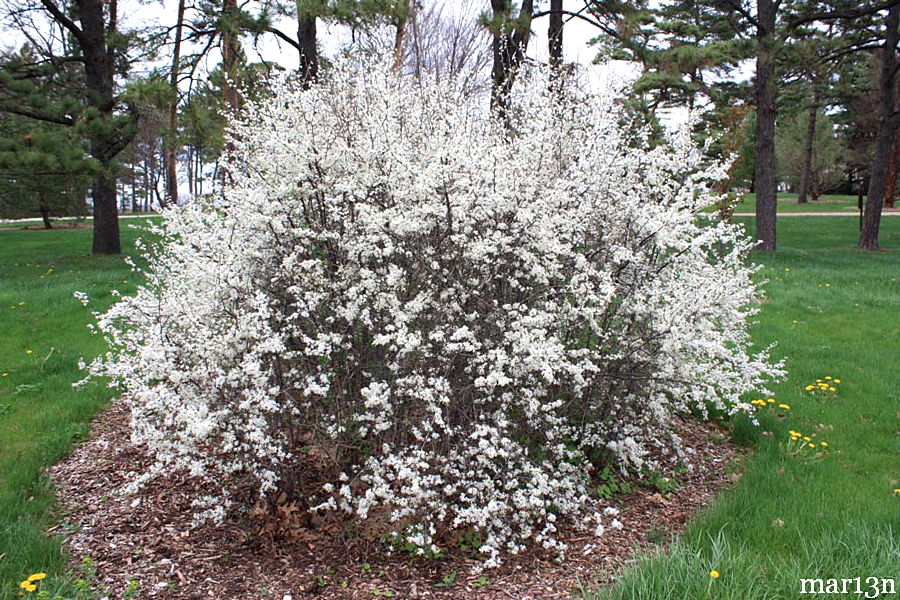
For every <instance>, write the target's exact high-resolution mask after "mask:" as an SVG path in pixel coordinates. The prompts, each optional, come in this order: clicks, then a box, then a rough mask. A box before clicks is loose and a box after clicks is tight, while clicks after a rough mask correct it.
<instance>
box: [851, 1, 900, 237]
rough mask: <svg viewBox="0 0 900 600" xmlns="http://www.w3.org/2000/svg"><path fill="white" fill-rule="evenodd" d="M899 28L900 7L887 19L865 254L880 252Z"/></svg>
mask: <svg viewBox="0 0 900 600" xmlns="http://www.w3.org/2000/svg"><path fill="white" fill-rule="evenodd" d="M898 25H900V6H894V7H892V8H891V9H890V10H888V14H887V18H886V19H885V29H886V31H885V36H884V53H883V56H882V63H881V76H880V77H879V87H880V88H881V102H880V104H879V107H878V115H879V119H878V120H879V127H878V134H877V135H876V136H875V155H874V157H873V158H872V169H871V175H870V177H869V197H868V198H867V199H866V208H865V211H863V222H862V230H861V231H860V232H859V247H860V248H862V249H864V250H878V230H879V228H880V225H881V208H882V204H883V203H884V198H885V192H886V191H887V179H888V171H889V170H890V164H891V154H892V150H893V146H894V134H895V133H896V130H897V125H898V112H897V108H896V106H895V105H894V104H895V102H894V101H895V97H896V91H895V89H894V82H895V75H896V65H897V41H898V31H897V27H898Z"/></svg>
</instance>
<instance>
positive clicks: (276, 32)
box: [265, 26, 303, 51]
mask: <svg viewBox="0 0 900 600" xmlns="http://www.w3.org/2000/svg"><path fill="white" fill-rule="evenodd" d="M265 31H268V32H269V33H271V34H273V35H274V36H275V37H277V38H280V39H282V40H284V41H285V42H287V43H288V44H290V45H291V46H293V47H294V49H295V50H298V51H302V50H303V49H302V48H301V47H300V44H299V42H297V41H296V40H295V39H293V38H292V37H291V36H289V35H287V34H286V33H284V32H283V31H281V30H280V29H278V28H276V27H271V26H268V27H266V28H265Z"/></svg>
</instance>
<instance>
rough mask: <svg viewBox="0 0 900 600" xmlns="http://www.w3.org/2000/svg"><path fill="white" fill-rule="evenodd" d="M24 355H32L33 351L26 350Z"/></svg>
mask: <svg viewBox="0 0 900 600" xmlns="http://www.w3.org/2000/svg"><path fill="white" fill-rule="evenodd" d="M25 354H34V350H26V351H25Z"/></svg>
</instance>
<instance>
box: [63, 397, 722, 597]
mask: <svg viewBox="0 0 900 600" xmlns="http://www.w3.org/2000/svg"><path fill="white" fill-rule="evenodd" d="M679 432H680V435H681V437H682V439H683V440H684V443H685V446H686V447H687V448H689V451H688V454H687V457H688V458H689V460H690V463H691V464H690V466H691V469H690V472H689V473H687V474H685V475H683V476H682V477H681V484H682V485H681V487H680V488H679V489H678V490H677V491H675V492H674V493H671V494H669V495H663V494H661V493H659V492H658V491H655V490H652V489H641V491H639V492H637V493H635V494H632V495H630V496H627V497H625V498H622V499H620V500H619V501H617V502H615V503H612V505H614V506H616V507H617V508H619V509H620V510H621V514H620V515H619V516H618V518H619V520H620V521H621V522H622V523H623V525H624V527H623V528H622V529H619V530H615V529H613V528H611V527H607V528H606V532H605V533H604V534H603V536H601V537H595V536H594V535H592V533H591V532H590V531H584V530H579V529H576V528H574V527H573V528H571V531H563V535H562V536H561V537H562V538H563V539H564V540H565V541H566V542H567V543H568V545H569V550H568V551H567V553H566V556H565V559H564V560H562V561H559V560H555V557H554V556H553V555H552V554H549V553H547V552H545V551H541V550H531V551H528V552H523V553H521V554H519V555H517V556H506V557H505V558H504V563H503V565H502V566H501V567H499V568H497V569H492V570H489V571H485V572H483V573H479V574H475V573H473V569H474V567H475V566H477V564H478V561H477V560H474V559H471V558H468V557H466V556H465V555H462V554H461V553H460V552H458V551H457V552H456V554H458V555H451V556H449V557H447V558H442V559H432V560H426V559H415V560H414V559H411V558H410V557H409V556H406V555H402V554H397V553H393V554H392V553H390V552H388V551H387V550H386V548H385V546H384V545H383V544H381V543H378V542H369V541H364V540H361V539H358V538H357V539H348V538H347V537H346V536H342V535H333V534H331V535H328V534H327V533H325V532H324V531H316V530H308V531H305V532H301V535H298V536H294V537H293V539H292V540H291V541H289V542H288V541H285V540H283V539H281V540H276V539H274V538H272V536H269V535H266V534H263V533H261V531H263V530H262V529H261V528H260V526H259V523H254V522H252V521H251V520H249V519H248V520H246V521H244V522H240V521H230V522H226V524H224V525H222V526H219V527H211V526H205V527H200V528H192V519H193V513H194V511H195V509H192V508H191V505H190V504H191V498H192V497H193V492H194V491H195V489H196V485H197V484H196V482H194V481H192V480H191V479H190V478H188V477H187V476H185V475H180V474H173V475H167V476H166V477H164V478H160V479H157V480H155V481H153V482H152V483H150V484H148V485H147V486H146V487H145V488H144V489H143V490H141V491H140V492H138V493H137V494H135V495H130V496H126V495H123V494H121V493H120V490H121V488H122V487H123V486H124V485H126V484H127V483H128V482H129V481H131V480H132V479H133V478H134V477H135V476H136V475H137V474H139V473H142V472H144V471H145V470H146V468H147V467H148V465H149V464H150V460H149V459H148V457H147V456H146V455H145V454H144V453H143V452H142V451H141V450H140V449H138V448H136V447H135V446H133V445H132V444H131V442H130V430H129V410H128V406H127V404H126V403H124V402H121V401H119V402H116V403H114V404H113V406H112V407H110V409H109V410H107V411H106V412H105V413H103V414H102V415H101V416H100V417H99V418H98V419H97V421H96V422H95V423H94V427H93V429H92V433H91V436H90V438H89V439H88V441H86V442H85V443H84V444H82V445H81V446H79V448H78V449H77V450H76V451H75V453H74V454H73V455H72V456H71V457H69V458H68V459H66V460H65V461H63V462H61V463H59V464H58V465H56V466H54V467H53V468H51V470H50V475H51V477H52V478H53V479H54V481H55V482H56V485H57V486H58V489H59V500H60V503H61V505H62V508H63V511H64V518H63V519H64V521H65V523H64V525H63V526H62V527H61V528H58V529H56V532H55V534H59V532H60V531H61V530H63V531H68V533H67V534H66V545H67V547H68V549H69V551H70V553H71V560H72V566H73V568H76V569H77V567H78V565H79V564H80V563H81V560H82V559H83V558H84V557H86V556H89V557H91V559H92V560H93V562H94V566H95V568H96V571H97V579H96V587H97V588H98V591H100V593H101V594H106V595H108V597H109V598H121V597H122V592H123V590H124V589H125V588H126V586H128V584H129V582H131V581H136V582H138V584H139V589H140V597H141V598H165V599H172V600H195V599H196V600H199V599H206V598H216V599H218V600H232V599H235V600H237V599H250V598H254V599H256V598H259V599H263V598H265V599H270V600H300V599H304V598H321V599H323V600H331V599H356V598H366V599H369V600H371V599H373V598H396V599H398V600H399V599H418V598H423V599H424V598H428V599H435V600H437V599H444V600H449V599H456V598H476V599H479V600H494V599H498V600H499V599H508V598H512V599H514V600H538V599H540V600H550V599H557V598H570V597H571V595H572V593H573V590H579V589H581V588H585V589H589V588H591V587H594V586H596V585H600V584H603V583H608V582H609V581H611V580H612V578H613V577H614V576H615V575H616V574H617V573H619V572H620V571H621V570H622V568H623V567H624V566H625V565H627V564H628V563H629V562H630V561H633V560H634V557H635V554H636V553H640V552H641V551H644V550H647V549H649V548H650V547H652V546H653V545H654V542H656V543H658V542H659V541H660V539H661V538H668V537H669V536H670V535H671V534H672V533H676V532H678V531H680V530H681V529H682V527H683V526H684V523H685V521H686V520H687V519H688V518H690V517H691V516H692V515H694V514H696V513H697V512H698V510H700V509H701V508H702V507H704V506H706V505H707V504H708V503H709V502H710V501H711V500H712V498H713V497H714V495H715V494H716V493H717V491H719V490H720V489H721V488H722V487H723V486H724V485H726V484H728V483H729V482H733V481H736V480H737V478H738V477H739V476H738V475H737V474H731V475H728V474H726V471H727V469H726V465H727V464H728V463H729V462H730V461H731V460H732V459H733V458H734V456H735V449H734V448H733V447H732V446H730V445H729V444H727V443H724V442H723V440H724V439H725V437H726V436H725V435H723V432H722V431H721V430H720V429H719V428H718V427H716V426H715V425H712V424H699V423H695V422H683V423H681V424H680V426H679ZM610 504H611V503H608V502H600V501H598V507H599V508H600V509H602V507H603V506H608V505H610ZM607 521H608V520H607ZM648 537H649V538H650V539H648Z"/></svg>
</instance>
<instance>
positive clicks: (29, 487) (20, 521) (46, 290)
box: [0, 220, 136, 598]
mask: <svg viewBox="0 0 900 600" xmlns="http://www.w3.org/2000/svg"><path fill="white" fill-rule="evenodd" d="M134 223H136V221H134V220H128V221H125V222H123V228H122V236H123V244H124V246H125V248H126V251H131V249H132V248H133V243H134V237H135V235H136V234H135V231H134V230H133V229H132V228H130V227H128V225H129V224H134ZM91 234H92V232H91V230H89V229H69V230H59V231H43V230H35V231H15V230H6V231H0V331H2V334H0V339H2V340H3V342H2V344H0V598H13V597H15V595H16V592H17V591H19V590H18V583H19V582H20V581H21V580H22V579H23V578H24V577H27V576H28V575H30V574H31V573H34V572H37V571H42V570H43V571H47V572H49V573H51V574H60V573H62V568H63V563H64V560H63V556H62V554H61V551H60V542H59V539H58V538H54V537H48V536H46V535H44V532H45V531H46V530H47V529H48V528H50V527H52V526H54V525H57V524H58V522H59V520H58V518H57V514H56V513H55V510H54V500H53V493H52V491H51V489H50V485H49V482H48V481H47V480H46V478H45V477H44V476H42V474H41V473H42V470H43V468H44V467H46V466H48V465H50V464H52V463H54V462H55V461H57V460H58V459H59V458H60V457H61V456H63V455H64V454H65V453H66V452H67V451H69V450H70V449H71V447H72V445H73V442H75V441H77V440H80V439H83V438H84V436H85V434H86V433H87V430H88V422H89V420H90V419H91V417H92V416H93V415H94V414H96V412H97V411H98V410H99V409H100V408H102V407H103V406H104V405H105V404H106V402H107V401H108V399H109V394H108V393H107V391H106V390H105V388H103V387H102V386H97V385H91V386H88V387H87V388H84V389H80V390H73V389H72V382H74V381H77V380H79V379H81V378H82V377H83V375H82V373H81V372H80V371H79V370H78V366H77V365H78V360H79V358H81V357H86V358H89V357H91V356H93V355H95V354H97V352H99V351H100V350H101V347H102V346H101V340H100V339H99V338H97V337H94V336H92V335H90V332H89V331H88V330H87V329H86V327H85V325H86V324H87V323H88V322H89V321H90V309H89V308H85V307H83V306H82V305H81V303H80V302H78V301H77V300H76V299H75V298H74V297H73V296H72V293H73V292H74V291H76V290H81V291H84V292H87V293H88V294H89V295H90V296H91V297H92V299H94V301H95V303H93V307H94V308H100V307H102V306H106V305H108V304H109V303H110V302H111V301H112V296H111V295H110V293H109V291H110V290H111V289H113V288H117V289H119V290H121V291H122V292H123V293H128V292H129V291H132V290H133V289H134V285H133V283H132V282H131V281H130V279H131V272H130V269H129V267H128V266H127V265H126V264H125V262H124V260H123V258H122V257H99V256H91V255H90V249H91ZM126 281H128V283H125V282H126ZM48 583H50V584H51V585H55V583H52V582H51V580H48ZM45 587H46V586H45Z"/></svg>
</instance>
